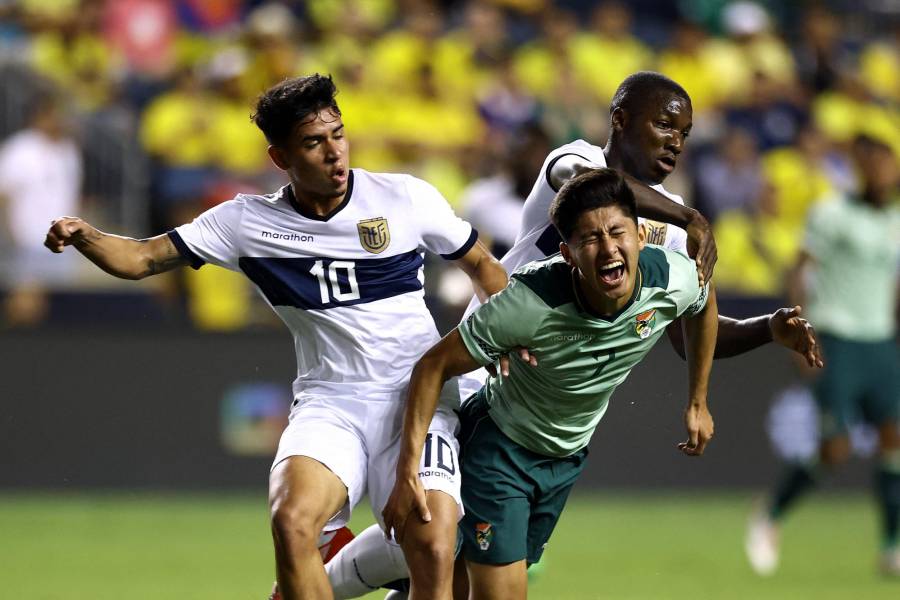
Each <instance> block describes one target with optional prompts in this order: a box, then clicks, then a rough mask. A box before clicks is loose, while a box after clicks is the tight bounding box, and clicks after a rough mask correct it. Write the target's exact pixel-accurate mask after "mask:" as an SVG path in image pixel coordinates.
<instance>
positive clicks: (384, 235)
mask: <svg viewBox="0 0 900 600" xmlns="http://www.w3.org/2000/svg"><path fill="white" fill-rule="evenodd" d="M356 230H357V232H358V233H359V243H360V244H362V247H363V248H365V250H366V252H371V253H372V254H380V253H382V252H384V249H385V248H387V247H388V244H390V243H391V230H390V229H388V222H387V219H385V218H383V217H378V218H375V219H365V220H364V221H360V222H359V223H357V224H356Z"/></svg>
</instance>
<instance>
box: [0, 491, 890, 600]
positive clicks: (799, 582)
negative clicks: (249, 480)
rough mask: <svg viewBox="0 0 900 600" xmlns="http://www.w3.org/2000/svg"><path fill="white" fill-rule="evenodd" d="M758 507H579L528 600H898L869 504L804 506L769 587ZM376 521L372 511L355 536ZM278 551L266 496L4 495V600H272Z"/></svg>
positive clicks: (657, 502)
mask: <svg viewBox="0 0 900 600" xmlns="http://www.w3.org/2000/svg"><path fill="white" fill-rule="evenodd" d="M750 505H751V501H750V500H749V498H748V497H747V496H744V495H723V494H707V495H700V494H690V495H688V494H678V493H675V492H666V493H661V494H654V495H652V496H650V495H632V494H615V495H612V494H605V495H597V496H590V495H580V496H578V495H576V496H575V497H573V499H572V500H571V501H570V503H569V506H568V507H567V510H566V512H565V514H564V515H563V517H562V520H561V521H560V524H559V526H558V528H557V530H556V533H555V534H554V536H553V538H552V539H551V541H550V544H549V546H548V547H547V551H546V553H545V555H544V560H542V567H543V569H542V570H541V571H540V572H539V573H538V574H537V576H536V577H535V579H534V581H533V583H532V585H531V588H530V593H529V597H530V598H532V599H538V600H551V599H552V600H569V599H571V600H582V599H584V600H589V599H601V598H602V599H607V598H609V599H635V600H636V599H641V600H644V599H647V600H656V599H667V598H672V599H676V598H677V599H679V600H681V599H683V598H693V599H698V600H703V599H748V600H749V599H752V600H755V599H765V600H770V599H771V600H775V599H785V600H787V599H791V600H797V599H816V600H828V599H835V600H837V599H842V600H843V599H846V598H851V599H852V600H869V599H872V600H876V599H881V598H884V599H888V598H891V599H896V598H900V581H886V580H884V579H882V578H880V577H879V576H878V575H877V573H876V570H875V562H876V558H877V554H876V550H877V548H876V539H877V533H876V516H875V510H874V506H873V504H872V502H871V501H870V500H869V499H868V497H866V496H862V495H851V496H833V495H828V496H824V495H819V496H815V497H813V498H812V499H810V501H809V502H808V503H806V504H804V505H802V506H800V507H798V509H797V511H796V512H795V513H794V514H793V515H791V518H789V520H788V521H787V523H786V526H785V529H784V532H783V539H784V553H783V560H782V567H781V569H780V571H779V572H778V574H777V575H775V576H774V577H772V578H770V579H760V578H758V577H756V576H754V575H753V573H752V572H751V571H750V569H749V567H748V566H747V565H746V563H745V561H744V557H743V551H742V540H743V532H744V525H745V520H746V516H747V513H748V511H749V510H750ZM371 522H372V519H371V516H370V514H369V511H368V508H367V507H362V508H361V509H360V510H358V511H357V513H356V515H355V516H354V521H353V523H352V526H353V528H354V530H355V531H359V530H361V529H362V528H364V527H365V526H366V525H368V524H369V523H371ZM270 546H271V544H270V540H269V533H268V523H267V516H266V506H265V498H264V497H262V496H259V495H248V494H247V495H230V494H209V495H201V494H198V495H174V494H173V495H158V494H151V495H143V494H136V493H128V494H124V493H116V494H99V495H98V494H39V495H35V494H22V493H9V492H6V493H0V598H27V599H28V600H51V599H52V600H121V599H123V598H127V599H128V600H151V599H152V600H160V599H179V600H180V599H184V600H206V599H209V600H213V599H215V600H227V599H235V600H238V599H240V600H244V599H246V600H262V599H264V598H265V597H266V595H267V593H268V589H269V586H270V585H271V583H272V578H273V575H272V573H273V560H272V550H271V547H270ZM383 595H384V594H383V593H374V594H370V595H369V596H367V597H366V598H367V599H370V600H371V599H375V598H381V597H383Z"/></svg>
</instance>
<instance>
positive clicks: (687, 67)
mask: <svg viewBox="0 0 900 600" xmlns="http://www.w3.org/2000/svg"><path fill="white" fill-rule="evenodd" d="M708 44H709V40H708V37H707V35H706V32H705V31H703V29H702V28H700V27H699V26H698V25H696V24H694V23H691V22H690V21H679V22H678V23H677V24H676V25H675V31H674V32H673V34H672V41H671V44H670V45H669V46H668V47H667V48H664V49H663V50H662V51H661V52H660V54H659V61H658V65H657V68H658V69H659V71H660V73H662V74H664V75H667V76H669V77H671V78H672V79H673V80H675V81H677V82H678V83H680V84H681V86H682V87H683V88H684V89H685V90H687V92H688V93H689V94H690V95H691V106H692V107H693V109H694V121H695V127H696V121H697V120H698V119H699V118H702V117H703V116H704V115H705V114H707V113H708V111H711V110H712V109H714V108H716V106H717V105H718V103H719V101H720V99H721V96H722V94H721V91H720V89H721V85H720V82H719V80H718V74H717V73H716V70H715V65H714V64H713V62H712V61H711V60H710V55H709V53H708V52H707V51H706V48H707V47H708Z"/></svg>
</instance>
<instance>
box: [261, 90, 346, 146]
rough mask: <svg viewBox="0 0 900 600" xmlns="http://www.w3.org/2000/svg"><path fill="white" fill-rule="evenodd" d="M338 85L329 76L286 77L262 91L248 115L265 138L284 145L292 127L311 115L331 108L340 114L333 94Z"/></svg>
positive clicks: (270, 141) (272, 142) (335, 93)
mask: <svg viewBox="0 0 900 600" xmlns="http://www.w3.org/2000/svg"><path fill="white" fill-rule="evenodd" d="M335 95H337V88H336V87H335V85H334V81H332V80H331V75H320V74H319V73H315V74H314V75H308V76H306V77H295V78H293V79H285V80H284V81H282V82H281V83H279V84H276V85H274V86H272V87H270V88H269V89H268V90H266V91H265V92H263V93H262V94H261V95H260V96H259V98H258V99H257V101H256V113H255V114H254V115H253V116H252V117H251V119H253V122H254V123H256V126H257V127H259V128H260V129H261V130H262V132H263V134H264V135H265V136H266V139H267V140H269V143H270V144H273V145H276V146H278V145H284V144H285V143H286V142H287V141H288V139H290V137H291V134H292V133H293V131H294V128H295V127H296V126H297V125H298V124H299V123H302V122H303V121H305V120H306V119H307V118H308V117H309V116H310V115H315V114H316V113H318V112H319V111H320V110H323V109H331V110H332V111H334V112H335V114H337V115H339V116H340V114H341V109H339V108H338V105H337V102H336V101H335V99H334V97H335Z"/></svg>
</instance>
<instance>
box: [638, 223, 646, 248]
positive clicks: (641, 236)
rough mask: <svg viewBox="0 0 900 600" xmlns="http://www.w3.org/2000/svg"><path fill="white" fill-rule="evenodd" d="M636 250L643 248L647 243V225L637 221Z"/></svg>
mask: <svg viewBox="0 0 900 600" xmlns="http://www.w3.org/2000/svg"><path fill="white" fill-rule="evenodd" d="M637 233H638V250H643V249H644V246H645V245H646V244H647V226H646V225H645V224H644V223H638V226H637Z"/></svg>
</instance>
